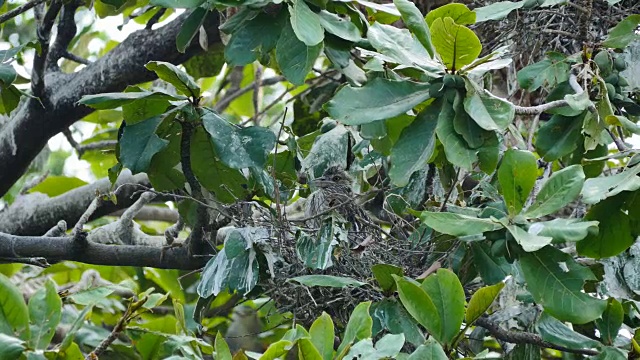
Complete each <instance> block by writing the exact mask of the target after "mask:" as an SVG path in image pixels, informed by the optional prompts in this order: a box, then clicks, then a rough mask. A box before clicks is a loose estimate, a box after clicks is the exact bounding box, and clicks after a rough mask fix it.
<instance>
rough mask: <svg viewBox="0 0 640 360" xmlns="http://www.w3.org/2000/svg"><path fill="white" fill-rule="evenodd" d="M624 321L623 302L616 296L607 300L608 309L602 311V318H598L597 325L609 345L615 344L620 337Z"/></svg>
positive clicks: (601, 336) (601, 335) (602, 337)
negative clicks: (619, 333)
mask: <svg viewBox="0 0 640 360" xmlns="http://www.w3.org/2000/svg"><path fill="white" fill-rule="evenodd" d="M623 321H624V310H623V308H622V304H620V302H619V301H618V300H616V299H614V298H609V300H607V309H606V310H605V311H604V312H603V313H602V318H601V319H596V326H597V327H598V330H600V338H601V339H602V340H603V341H604V343H605V344H607V345H613V342H614V341H615V339H616V338H617V337H618V331H620V327H621V326H622V322H623Z"/></svg>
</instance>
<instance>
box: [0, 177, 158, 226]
mask: <svg viewBox="0 0 640 360" xmlns="http://www.w3.org/2000/svg"><path fill="white" fill-rule="evenodd" d="M122 184H131V186H125V187H123V188H122V189H121V191H119V192H118V195H117V197H118V203H117V204H113V203H111V202H107V203H105V204H104V205H103V206H101V207H100V208H99V209H98V210H96V212H95V213H94V214H93V216H92V217H91V219H96V218H99V217H101V216H104V215H108V214H110V213H112V212H114V211H116V210H119V209H124V208H127V207H129V206H130V205H131V204H133V203H134V202H135V201H136V200H137V198H138V196H135V197H132V195H133V193H134V192H136V191H137V190H140V188H139V187H138V186H136V185H144V186H147V187H151V184H150V183H149V179H148V178H147V175H146V174H137V175H131V172H130V171H129V170H125V171H123V173H122V174H121V175H120V177H119V178H118V181H117V182H116V186H115V188H118V187H119V186H120V185H122ZM110 188H111V183H110V182H109V179H107V178H104V179H101V180H98V181H96V182H94V183H92V184H88V185H85V186H81V187H79V188H76V189H73V190H71V191H68V192H66V193H64V194H62V195H59V196H56V197H52V198H49V197H47V196H46V195H43V194H40V193H33V194H27V195H25V196H23V197H19V198H18V199H16V201H15V202H14V203H13V204H11V206H10V207H9V208H8V209H6V210H5V211H3V212H0V232H6V233H10V234H14V235H42V234H44V233H46V232H47V231H48V230H49V229H51V228H52V227H54V226H55V225H56V224H57V223H58V221H60V220H64V221H66V222H67V226H68V227H69V228H71V227H73V225H74V224H75V223H76V222H77V221H78V219H80V216H82V214H83V213H84V212H85V210H87V207H88V206H89V204H90V203H91V201H92V200H93V199H94V198H95V196H96V192H97V193H100V194H106V193H108V192H109V190H110Z"/></svg>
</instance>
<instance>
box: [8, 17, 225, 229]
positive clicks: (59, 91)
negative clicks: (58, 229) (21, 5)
mask: <svg viewBox="0 0 640 360" xmlns="http://www.w3.org/2000/svg"><path fill="white" fill-rule="evenodd" d="M188 15H189V14H188V13H185V14H183V15H181V16H179V17H178V18H177V19H176V20H174V21H172V22H170V23H169V24H167V25H165V26H163V27H161V28H158V29H156V30H147V29H145V30H139V31H137V32H135V33H133V34H131V35H130V36H129V37H128V38H127V39H126V40H125V41H123V42H122V43H121V44H120V45H118V46H116V47H115V48H114V49H113V50H111V51H110V52H109V53H107V54H106V55H105V56H103V57H102V58H100V59H98V60H97V61H95V62H93V63H91V64H90V65H87V66H86V67H85V68H83V69H82V70H80V71H78V72H75V73H72V74H64V73H61V72H59V71H52V72H48V73H46V74H45V79H46V87H45V89H44V93H43V98H42V99H41V100H42V102H43V103H44V104H46V105H47V109H43V108H42V106H41V105H40V102H39V100H38V99H32V98H28V97H25V98H23V100H22V102H21V104H20V105H19V107H18V109H16V110H15V113H14V115H13V116H12V118H11V120H10V122H9V123H8V124H6V125H4V126H3V127H2V129H1V130H0V196H2V195H4V194H5V193H6V192H7V190H8V189H9V188H10V187H11V186H12V185H13V184H14V183H15V182H16V181H17V180H18V179H19V178H20V176H22V174H23V173H24V172H25V170H26V169H27V167H28V166H29V164H30V163H31V161H32V160H33V159H34V158H35V156H36V155H37V154H38V153H40V151H41V150H42V148H43V147H44V146H45V145H46V144H47V141H48V140H49V139H50V138H51V137H53V136H54V135H56V134H57V133H59V132H61V131H62V130H64V129H65V128H67V127H69V126H70V125H71V124H73V123H74V122H76V121H77V120H79V119H81V118H83V117H84V116H86V115H87V114H89V113H91V112H92V111H93V110H92V109H90V108H88V107H85V106H80V105H78V104H77V102H78V100H80V98H81V97H82V96H84V95H90V94H99V93H106V92H117V91H122V90H123V89H124V88H125V87H126V86H127V85H131V84H138V83H141V82H145V81H150V80H153V79H154V78H156V75H155V73H154V72H152V71H148V70H147V69H146V68H144V65H145V64H146V63H147V62H149V61H152V60H158V61H167V62H171V63H174V64H178V63H182V62H184V61H186V60H187V59H189V58H190V57H192V56H193V55H195V54H196V53H198V52H200V51H202V49H201V48H200V46H199V45H198V44H197V43H195V44H193V45H192V46H191V47H190V48H189V49H187V52H186V53H185V54H181V53H179V52H178V51H177V49H176V43H175V39H176V36H177V34H178V32H179V31H180V28H181V27H182V24H183V23H184V20H185V19H186V17H187V16H188ZM218 25H219V18H218V16H215V15H214V14H212V16H208V17H207V20H206V21H205V23H204V24H203V26H204V28H205V30H206V31H207V36H208V39H209V43H210V44H213V43H215V42H220V36H219V33H218ZM53 224H54V223H51V226H53ZM45 231H46V230H45Z"/></svg>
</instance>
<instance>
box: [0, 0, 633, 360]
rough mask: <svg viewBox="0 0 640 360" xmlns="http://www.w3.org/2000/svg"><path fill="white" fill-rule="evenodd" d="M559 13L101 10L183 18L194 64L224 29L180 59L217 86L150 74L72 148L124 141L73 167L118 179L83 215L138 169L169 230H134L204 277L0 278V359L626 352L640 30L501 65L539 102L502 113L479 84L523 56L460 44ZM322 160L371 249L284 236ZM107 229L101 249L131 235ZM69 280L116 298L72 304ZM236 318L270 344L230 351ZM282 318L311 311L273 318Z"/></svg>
mask: <svg viewBox="0 0 640 360" xmlns="http://www.w3.org/2000/svg"><path fill="white" fill-rule="evenodd" d="M54 2H55V0H54ZM559 3H560V2H559V1H550V0H547V1H533V2H532V1H520V2H517V3H513V2H495V3H493V4H491V5H488V6H486V7H480V8H476V9H474V10H473V11H472V10H470V9H469V8H468V7H467V6H466V5H464V4H449V5H445V6H441V7H438V8H436V9H434V10H432V11H431V12H429V13H428V14H426V16H425V15H423V14H422V13H420V10H419V9H418V8H417V7H416V6H415V4H413V2H410V1H406V0H395V1H393V3H392V4H377V3H371V2H367V1H360V0H358V1H354V2H343V1H322V0H291V1H287V2H272V1H268V0H245V1H231V0H229V1H203V0H189V1H175V0H152V1H151V2H150V4H148V5H146V4H145V5H141V3H139V2H130V1H105V0H102V1H100V0H97V1H96V2H95V4H94V8H93V10H92V11H94V12H95V13H96V14H97V15H98V16H99V17H107V16H113V15H116V14H117V15H124V16H131V14H133V13H136V14H138V13H141V14H146V12H147V11H158V10H159V8H168V9H170V11H173V10H171V9H188V10H187V11H188V15H186V16H184V23H183V24H182V26H181V28H180V30H179V31H178V32H177V36H176V39H175V43H176V51H179V52H180V53H185V54H188V53H189V50H188V49H189V47H190V46H191V45H192V42H195V41H196V39H198V40H197V42H198V43H199V44H200V45H201V46H202V47H204V48H205V49H206V48H207V42H208V41H213V40H214V39H207V38H206V37H207V35H206V32H204V27H203V26H204V25H203V24H204V23H205V22H206V21H207V19H209V18H210V17H212V16H218V15H219V14H220V13H224V14H226V15H229V17H228V18H226V21H225V22H224V23H223V24H222V25H221V26H220V30H221V32H222V38H223V40H222V41H223V42H224V43H225V45H224V46H223V47H220V46H212V47H211V49H210V50H208V52H209V53H208V54H207V53H205V54H203V55H198V56H203V57H204V58H200V59H198V58H196V59H197V60H194V63H196V62H197V63H198V64H205V65H206V66H210V67H211V68H212V69H215V70H216V71H212V70H211V69H202V67H196V66H195V65H193V64H194V63H192V65H193V66H190V65H189V64H187V65H186V66H185V67H181V66H179V65H175V64H172V63H169V62H164V61H161V60H160V59H158V60H154V61H149V62H148V63H147V64H146V65H145V69H140V71H149V72H150V74H151V73H153V76H154V77H157V78H158V79H159V80H158V81H155V82H153V83H145V84H137V85H136V86H130V87H128V88H127V89H125V90H124V91H121V92H112V93H101V94H90V95H85V96H84V97H82V99H81V100H80V101H79V102H78V106H84V107H86V109H92V111H93V110H95V111H96V112H93V113H91V114H89V115H87V116H86V117H85V118H84V119H83V120H82V122H83V123H94V124H96V125H95V131H94V133H93V134H92V135H91V137H90V138H89V139H87V140H85V142H86V143H92V142H99V141H105V140H108V141H113V142H116V143H117V145H115V151H108V152H99V151H93V152H91V150H89V151H90V152H89V153H88V154H87V155H88V157H87V158H88V159H89V161H91V162H92V164H94V165H95V168H97V170H95V171H93V172H94V173H93V174H92V175H94V176H95V177H102V176H107V175H108V177H109V180H110V183H111V185H112V192H111V193H110V194H92V195H95V196H96V199H97V200H96V201H98V200H99V201H98V202H102V203H106V202H107V201H108V200H111V201H112V202H115V201H113V199H117V196H116V192H117V190H116V186H115V184H116V179H117V178H118V175H120V174H121V173H124V172H125V169H128V170H129V171H130V172H131V173H133V174H140V173H142V174H146V175H147V176H148V180H149V182H150V184H151V186H152V188H153V191H155V192H154V193H153V195H154V196H156V195H162V196H165V198H164V199H165V200H166V199H170V200H171V202H172V205H171V207H172V208H174V207H175V208H176V209H177V212H178V213H179V216H180V222H178V224H176V225H174V226H172V227H171V228H169V229H167V227H166V226H160V225H158V224H155V223H153V222H141V224H142V225H143V229H142V230H144V232H146V233H149V234H152V235H165V236H166V237H167V239H168V238H170V237H171V238H181V239H183V238H186V239H187V240H185V241H180V242H179V243H178V244H177V246H183V247H184V248H185V249H186V250H185V251H186V253H187V254H188V256H189V257H188V258H186V260H185V261H196V260H202V259H205V260H204V261H202V264H205V262H206V264H205V265H204V267H203V268H202V271H201V274H200V275H199V277H194V276H190V275H191V274H184V273H180V272H179V271H177V270H160V269H152V268H130V267H122V268H118V267H113V268H109V267H96V268H95V269H90V268H89V267H88V266H85V265H81V264H80V265H76V264H75V263H59V264H55V265H54V266H51V267H49V268H48V269H45V270H42V271H39V272H37V273H34V274H31V275H29V276H31V277H30V278H28V279H27V280H28V281H32V280H35V281H39V282H40V283H38V284H37V286H38V290H37V291H35V292H34V293H33V294H30V297H29V300H28V302H25V300H24V299H23V296H22V293H21V290H22V289H20V288H19V287H17V286H16V285H15V284H16V283H19V282H20V281H21V279H24V278H21V277H24V276H26V275H25V274H29V271H32V270H31V269H32V268H31V267H28V266H26V267H19V268H14V267H11V265H2V267H0V272H1V273H6V274H7V275H8V276H5V275H2V274H0V288H1V289H0V304H1V305H2V306H1V307H0V358H2V359H5V358H6V359H13V358H29V359H31V358H34V359H35V358H55V359H76V358H82V357H83V356H84V354H87V353H90V352H93V354H94V356H97V355H99V353H100V352H105V355H104V356H105V357H108V358H144V359H160V358H162V359H165V358H188V359H203V358H208V357H211V356H214V355H215V358H221V359H232V358H233V359H236V358H238V359H241V358H247V356H253V357H255V358H260V359H276V358H280V357H283V356H286V355H287V354H292V356H298V358H303V359H352V358H362V359H383V358H398V359H446V358H456V357H461V356H465V357H469V358H485V357H486V356H488V353H489V351H495V352H500V353H501V355H505V356H506V355H507V353H508V352H509V349H508V348H507V347H502V348H500V347H498V346H496V345H495V344H490V343H489V342H486V343H485V342H483V341H478V340H477V339H478V338H481V339H482V338H484V335H488V336H491V337H492V338H493V339H497V340H500V341H501V342H510V343H515V344H517V346H516V348H517V349H514V350H513V352H512V353H511V354H512V356H514V357H515V356H516V355H513V354H516V353H517V351H523V352H526V353H527V354H528V355H529V357H532V358H535V357H538V356H540V354H541V352H545V353H547V355H548V356H556V357H558V356H561V355H559V354H558V353H557V351H562V352H569V353H576V354H580V355H584V356H590V355H597V357H594V358H604V357H607V358H612V359H623V358H626V357H627V356H637V355H638V353H640V346H638V343H637V341H638V339H637V336H636V335H637V331H638V328H639V325H638V324H639V321H638V319H639V316H638V313H639V312H640V311H638V309H637V304H636V301H637V292H638V291H639V290H638V289H640V282H639V281H638V278H637V275H636V273H637V271H635V270H636V267H637V266H638V265H637V259H638V257H637V256H635V255H637V254H635V252H637V248H636V245H634V243H635V241H636V240H637V238H638V236H640V211H639V210H638V209H640V200H639V199H640V180H639V177H638V175H639V174H640V155H638V149H637V148H633V146H632V145H630V144H628V143H627V142H626V141H625V140H628V139H629V138H631V137H632V136H633V135H639V134H640V125H638V124H637V122H638V120H640V103H639V101H638V93H639V91H640V88H637V87H634V86H632V85H630V81H629V80H627V77H630V75H633V74H632V73H630V72H629V71H628V70H627V69H628V68H629V67H632V66H633V67H635V68H638V66H640V65H638V64H640V58H639V57H638V56H637V53H634V52H633V50H632V49H633V46H636V45H637V44H638V41H639V40H638V34H637V32H638V31H637V28H638V24H639V23H640V20H639V19H640V15H629V16H628V17H626V18H625V19H624V20H622V21H621V22H619V23H618V24H616V25H615V26H614V27H613V28H612V29H611V31H610V33H609V35H608V37H607V38H606V39H603V41H601V42H599V43H598V44H596V45H593V44H585V48H584V51H583V52H582V53H579V54H564V53H559V52H551V53H547V54H546V55H545V57H544V58H543V59H541V60H540V61H537V62H535V63H531V64H522V63H519V62H518V63H516V64H514V66H516V67H517V68H518V69H519V71H518V72H517V76H516V78H517V84H518V86H519V90H518V91H520V92H521V93H522V94H528V95H530V96H538V98H539V99H537V100H540V101H541V102H542V104H541V105H538V106H523V105H521V104H515V103H514V102H513V99H514V98H513V97H511V98H509V99H504V98H501V97H498V96H495V95H494V94H492V92H491V86H487V85H488V84H491V83H492V77H491V76H492V74H496V70H502V69H505V68H506V67H508V66H510V65H511V64H512V60H513V59H511V58H509V57H508V52H507V50H506V48H498V49H483V45H482V41H481V36H479V34H477V33H476V31H474V29H475V27H474V26H475V24H476V23H477V22H482V21H491V20H496V19H500V18H501V17H504V16H507V14H509V13H510V12H511V11H515V10H517V9H531V8H538V7H556V6H560V5H559ZM610 3H611V2H610ZM614 5H615V3H612V6H614ZM3 6H4V7H5V8H6V7H8V6H9V5H8V4H4V5H2V2H0V7H3ZM12 6H13V5H12ZM48 6H49V7H51V6H53V5H51V4H49V5H48ZM162 11H165V10H162ZM162 14H163V13H160V15H161V16H162ZM21 16H22V15H21ZM137 16H142V15H137ZM145 16H151V15H150V14H146V15H145ZM24 17H26V15H24ZM157 20H158V18H156V19H155V20H154V21H157ZM398 20H401V21H402V22H403V23H404V25H405V26H402V27H400V26H396V25H397V24H394V23H395V22H396V21H398ZM149 21H151V20H149ZM405 27H406V28H405ZM87 31H88V30H87ZM203 33H204V35H203ZM78 41H79V40H78ZM22 44H23V45H18V46H14V47H12V48H10V49H8V50H2V51H0V87H1V89H2V96H0V113H3V114H8V115H15V113H16V112H15V111H16V110H15V109H16V107H17V106H18V101H19V100H20V99H21V98H22V99H23V100H24V99H25V98H30V97H33V96H34V94H30V93H29V92H28V91H26V90H25V88H24V87H22V86H20V82H21V79H20V76H19V75H18V73H17V72H16V69H15V67H14V65H13V63H14V62H16V61H18V60H19V59H20V58H21V57H22V56H24V55H25V54H31V55H33V52H35V51H42V49H41V48H39V47H40V46H41V44H40V42H39V41H35V42H29V41H23V42H22ZM30 52H31V53H30ZM212 52H213V53H215V54H216V55H217V56H212V55H211V53H212ZM220 52H223V53H224V56H222V54H220ZM634 54H635V57H634ZM223 58H224V59H223ZM64 62H65V63H66V62H67V60H64ZM222 62H224V64H222ZM16 66H17V65H16ZM505 71H506V70H505ZM213 73H215V75H214V76H209V75H210V74H213ZM238 75H239V78H240V79H239V80H238ZM523 96H524V95H523ZM87 112H89V110H87ZM533 117H535V119H536V120H535V121H532V118H533ZM539 120H542V121H543V122H542V123H539ZM539 124H540V125H539ZM112 144H113V143H112ZM76 145H77V144H76ZM636 147H637V145H636ZM76 150H77V149H76ZM105 164H108V166H104V165H105ZM333 165H339V166H341V167H343V168H346V169H347V170H348V171H349V172H350V174H351V175H352V176H353V177H354V179H355V180H354V189H355V190H357V192H358V193H360V194H361V195H362V197H365V198H366V199H365V200H369V202H368V203H367V205H366V206H367V208H368V210H371V212H373V213H374V214H375V215H376V217H375V219H374V220H373V221H374V222H375V223H374V224H367V225H368V226H372V227H375V229H376V232H377V233H381V234H383V235H382V236H381V238H380V239H375V240H374V239H371V238H368V239H366V240H361V241H359V242H358V243H353V240H352V238H351V234H352V233H353V232H354V231H358V230H359V229H354V227H355V226H356V225H355V224H352V223H350V222H349V221H348V220H347V219H346V218H345V216H342V215H341V214H340V213H339V212H338V211H333V210H336V206H335V205H336V204H330V205H331V206H333V208H332V209H330V210H328V211H327V212H326V214H320V215H317V216H316V217H320V221H318V223H319V224H320V225H318V226H317V228H315V229H314V228H313V226H311V225H309V224H310V221H309V220H310V219H303V220H300V218H297V219H296V218H295V217H293V216H289V217H288V214H287V211H288V209H291V208H293V206H291V205H292V204H295V203H296V201H301V200H300V199H303V198H307V199H310V198H311V196H310V195H309V194H310V192H311V191H312V190H314V189H315V188H314V187H313V186H314V185H316V184H317V183H316V182H314V181H313V180H314V179H317V178H319V177H320V176H321V175H322V174H323V173H324V171H325V170H326V169H327V168H329V167H330V166H333ZM107 168H108V172H107V171H105V170H106V169H107ZM305 178H306V181H303V179H305ZM64 179H69V180H68V181H63V180H64ZM299 182H301V183H303V185H304V183H306V184H308V185H309V186H302V187H300V185H299ZM465 182H467V183H472V184H473V186H472V188H471V190H469V189H465V188H464V187H465ZM84 184H85V183H84V182H83V181H82V180H79V179H77V178H62V177H50V178H49V179H48V180H47V181H45V182H41V183H40V184H39V185H38V186H36V187H33V188H32V189H31V191H32V193H34V192H39V193H46V194H47V195H49V196H50V197H54V196H64V195H65V194H68V193H70V192H72V191H74V189H76V190H77V189H78V188H80V187H82V186H83V185H84ZM146 190H149V189H146ZM141 198H142V197H141ZM18 199H20V198H19V197H18ZM4 200H5V201H7V202H9V201H10V200H11V199H10V198H8V197H6V198H4ZM16 203H18V202H17V201H16ZM16 203H14V204H13V205H15V204H16ZM113 205H117V204H113ZM358 206H359V205H358ZM89 215H91V214H89ZM89 215H87V218H88V216H89ZM304 216H305V217H306V216H308V214H304ZM123 217H125V216H124V215H123ZM221 219H222V220H221ZM305 220H306V221H305ZM85 221H86V219H85ZM99 221H100V220H97V221H96V222H94V223H91V224H90V226H91V230H94V229H95V230H99V229H102V230H105V231H107V230H108V229H109V226H110V225H111V224H115V226H118V224H119V221H121V220H118V222H112V223H111V224H103V223H99ZM179 224H181V225H180V226H182V227H184V224H186V226H187V227H188V229H189V231H188V232H185V231H183V232H180V230H182V228H179V226H178V225H179ZM82 225H83V224H82V223H80V228H82ZM225 226H226V227H225ZM132 227H133V226H132ZM175 228H179V229H178V230H177V231H175V234H173V235H171V234H172V231H174V230H175ZM136 229H137V228H136ZM165 230H166V231H167V232H165ZM118 231H120V228H119V230H118ZM167 234H168V235H167ZM91 235H92V231H89V235H88V236H89V239H90V240H89V241H92V240H91V237H90V236H91ZM71 238H72V239H73V240H74V241H80V240H81V238H82V235H78V232H77V231H76V230H73V233H72V234H71ZM79 239H80V240H79ZM120 245H124V244H120ZM127 245H130V246H133V245H136V244H127ZM138 245H140V244H138ZM145 245H146V244H145ZM162 245H165V244H164V243H163V244H161V246H162ZM167 245H171V244H167ZM175 245H176V244H173V245H172V246H175ZM111 246H113V247H116V246H119V245H111ZM140 246H142V245H140ZM167 249H169V250H167ZM172 249H173V248H163V250H162V251H163V252H162V254H163V255H162V256H164V251H165V250H166V251H170V250H172ZM16 255H17V254H16ZM20 255H21V256H23V255H24V254H20ZM28 256H29V257H30V258H34V259H35V258H38V257H39V256H37V255H33V256H32V254H28ZM194 259H195V260H194ZM10 260H11V259H10ZM52 260H56V261H57V260H59V259H58V258H56V257H52ZM3 261H4V260H3ZM30 261H32V262H33V261H36V260H33V259H31V260H30ZM45 262H46V259H45ZM114 265H117V264H114ZM176 267H178V266H176ZM186 268H188V267H186V266H185V267H182V268H181V269H186ZM84 271H94V272H95V273H99V275H98V277H99V278H101V279H102V280H103V281H105V282H106V285H105V284H103V285H100V286H91V285H95V284H92V283H91V284H89V286H87V287H86V288H77V287H74V285H73V284H74V283H77V282H80V281H81V278H80V275H81V274H82V273H83V272H84ZM84 285H86V284H84ZM62 286H67V287H68V288H70V289H71V290H68V291H62V290H61V289H62ZM154 287H157V288H158V289H159V292H154V291H155V288H154ZM169 298H171V300H172V306H167V305H164V302H166V301H167V300H168V299H169ZM241 298H245V299H248V303H247V304H248V306H249V308H250V309H251V311H252V314H253V315H254V316H256V314H257V315H258V316H259V317H261V318H263V319H264V320H267V324H271V325H272V326H266V325H264V326H261V327H259V328H257V329H256V328H252V329H251V330H252V331H256V332H257V333H260V334H261V335H260V339H259V340H260V341H261V343H260V345H259V346H258V347H257V349H256V348H254V349H249V348H247V349H244V350H246V352H245V351H244V350H240V349H239V348H238V346H236V345H235V344H234V342H233V339H234V336H237V337H247V336H249V337H256V338H257V336H253V335H255V333H251V332H247V331H245V332H244V333H242V334H241V335H238V334H236V335H233V331H232V329H233V327H234V326H236V325H237V324H239V323H240V320H238V319H240V318H242V316H243V313H242V310H241V309H240V307H238V308H236V310H230V309H232V308H233V307H234V306H235V305H236V304H237V303H238V302H239V301H240V299H241ZM497 299H499V301H496V300H497ZM287 301H295V302H294V303H292V304H291V303H289V304H287ZM312 303H313V304H312ZM287 305H288V306H293V307H294V308H300V309H302V307H303V305H304V306H305V307H304V311H300V313H296V311H291V312H288V313H285V314H282V313H280V312H278V310H279V309H281V308H283V307H285V306H287ZM225 309H226V312H224V311H225ZM308 309H312V310H314V311H315V312H314V311H312V310H308ZM218 311H220V312H218ZM345 313H346V314H347V316H343V315H344V314H345ZM229 314H232V315H231V319H229V318H228V315H229ZM291 317H296V320H298V321H299V322H298V321H293V322H291V321H289V320H290V318H291ZM100 324H105V325H107V326H108V327H109V330H106V329H105V328H104V327H102V326H100ZM234 324H235V325H234ZM273 324H275V326H273ZM504 325H506V326H507V330H504V329H501V326H504ZM512 327H513V328H516V331H510V330H512V329H511V328H512ZM59 328H64V329H66V330H65V333H64V334H63V336H62V337H61V338H59V337H60V336H59V335H57V333H56V331H57V329H59ZM621 329H624V330H625V332H624V333H623V332H621ZM485 330H486V331H487V332H485ZM505 333H506V334H507V335H505ZM626 333H629V334H631V337H629V336H625V334H626ZM426 335H428V336H426ZM254 340H255V339H254ZM243 345H244V344H243ZM525 346H530V347H529V348H527V350H522V348H523V347H525ZM549 349H555V350H549ZM251 351H254V353H251ZM552 351H556V353H554V352H552Z"/></svg>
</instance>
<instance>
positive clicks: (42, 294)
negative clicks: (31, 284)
mask: <svg viewBox="0 0 640 360" xmlns="http://www.w3.org/2000/svg"><path fill="white" fill-rule="evenodd" d="M61 317H62V300H60V297H59V296H58V292H57V290H56V286H55V284H54V283H53V281H51V280H47V282H45V284H44V287H42V288H40V289H39V290H38V291H37V292H36V293H35V294H34V295H33V296H32V297H31V299H29V321H30V323H31V325H30V331H31V337H30V338H29V347H30V348H32V349H46V348H47V346H48V345H49V342H51V339H53V335H55V330H56V326H58V323H59V322H60V318H61Z"/></svg>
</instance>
